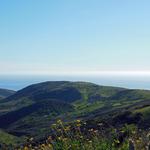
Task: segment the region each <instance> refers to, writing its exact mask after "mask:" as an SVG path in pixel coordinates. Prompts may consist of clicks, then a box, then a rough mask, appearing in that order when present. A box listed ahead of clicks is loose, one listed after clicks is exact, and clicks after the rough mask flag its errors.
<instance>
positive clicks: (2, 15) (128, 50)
mask: <svg viewBox="0 0 150 150" xmlns="http://www.w3.org/2000/svg"><path fill="white" fill-rule="evenodd" d="M101 71H150V1H149V0H3V1H2V0H1V1H0V73H1V74H2V73H4V74H5V73H6V74H7V73H9V74H11V73H16V74H19V73H22V74H24V73H31V74H32V73H33V74H34V73H37V74H38V73H50V74H53V73H58V74H61V73H64V72H67V73H74V72H76V73H78V72H101Z"/></svg>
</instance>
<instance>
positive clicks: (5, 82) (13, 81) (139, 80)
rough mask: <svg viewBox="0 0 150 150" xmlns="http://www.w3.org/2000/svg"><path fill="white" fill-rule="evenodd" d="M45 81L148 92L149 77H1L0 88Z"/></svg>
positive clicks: (14, 88) (18, 88) (13, 87)
mask: <svg viewBox="0 0 150 150" xmlns="http://www.w3.org/2000/svg"><path fill="white" fill-rule="evenodd" d="M45 81H86V82H93V83H96V84H99V85H105V86H116V87H124V88H130V89H148V90H150V76H144V75H143V76H136V75H135V76H122V75H120V76H119V75H118V76H111V75H107V76H98V75H97V76H88V75H87V76H83V75H82V76H79V75H78V76H73V75H72V76H69V75H64V76H63V75H55V76H54V75H53V76H52V75H45V76H44V75H5V76H4V75H1V76H0V88H5V89H12V90H20V89H22V88H24V87H26V86H29V85H31V84H35V83H39V82H45Z"/></svg>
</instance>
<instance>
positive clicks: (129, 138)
mask: <svg viewBox="0 0 150 150" xmlns="http://www.w3.org/2000/svg"><path fill="white" fill-rule="evenodd" d="M50 130H51V135H49V136H47V138H45V139H43V140H41V141H36V140H35V139H34V138H32V137H31V138H29V139H28V140H27V141H26V143H25V144H24V145H22V146H19V147H16V148H14V147H13V146H12V145H9V146H6V145H2V149H16V150H134V149H135V150H149V149H150V131H149V130H146V131H145V130H141V129H138V128H137V127H136V126H135V125H134V124H131V125H124V126H123V127H121V128H119V129H115V128H107V129H105V128H104V125H103V123H101V122H99V123H98V124H97V127H96V128H90V126H89V125H88V124H87V123H86V122H82V121H81V120H76V121H74V122H73V123H72V124H66V123H63V122H62V121H61V120H58V121H57V123H56V124H53V125H52V126H51V127H50Z"/></svg>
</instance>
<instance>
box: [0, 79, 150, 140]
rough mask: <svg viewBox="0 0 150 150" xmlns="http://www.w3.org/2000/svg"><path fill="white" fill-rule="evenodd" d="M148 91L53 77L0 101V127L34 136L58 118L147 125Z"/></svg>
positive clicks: (16, 133)
mask: <svg viewBox="0 0 150 150" xmlns="http://www.w3.org/2000/svg"><path fill="white" fill-rule="evenodd" d="M149 114H150V91H148V90H130V89H125V88H118V87H109V86H99V85H96V84H93V83H88V82H69V81H53V82H44V83H38V84H34V85H31V86H28V87H26V88H24V89H22V90H20V91H18V92H16V93H14V94H13V95H10V96H9V97H6V98H5V99H3V100H1V103H0V122H1V124H0V128H1V129H3V130H4V131H5V132H8V133H9V134H12V135H15V136H20V137H22V136H33V137H35V138H37V139H40V138H42V137H44V136H45V135H46V134H48V133H49V126H50V125H51V124H53V123H54V122H56V120H57V119H60V118H61V119H62V120H64V121H65V122H72V121H73V120H75V119H79V118H80V119H81V120H86V121H88V120H92V122H96V121H97V120H98V121H104V122H107V123H108V124H110V125H112V126H121V125H123V124H126V123H128V124H131V123H134V124H136V125H138V126H139V127H144V128H148V127H149V125H150V122H149V120H150V117H149V116H150V115H149Z"/></svg>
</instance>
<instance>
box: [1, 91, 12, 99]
mask: <svg viewBox="0 0 150 150" xmlns="http://www.w3.org/2000/svg"><path fill="white" fill-rule="evenodd" d="M14 93H15V91H13V90H8V89H0V98H1V99H2V98H6V97H8V96H10V95H13V94H14Z"/></svg>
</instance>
